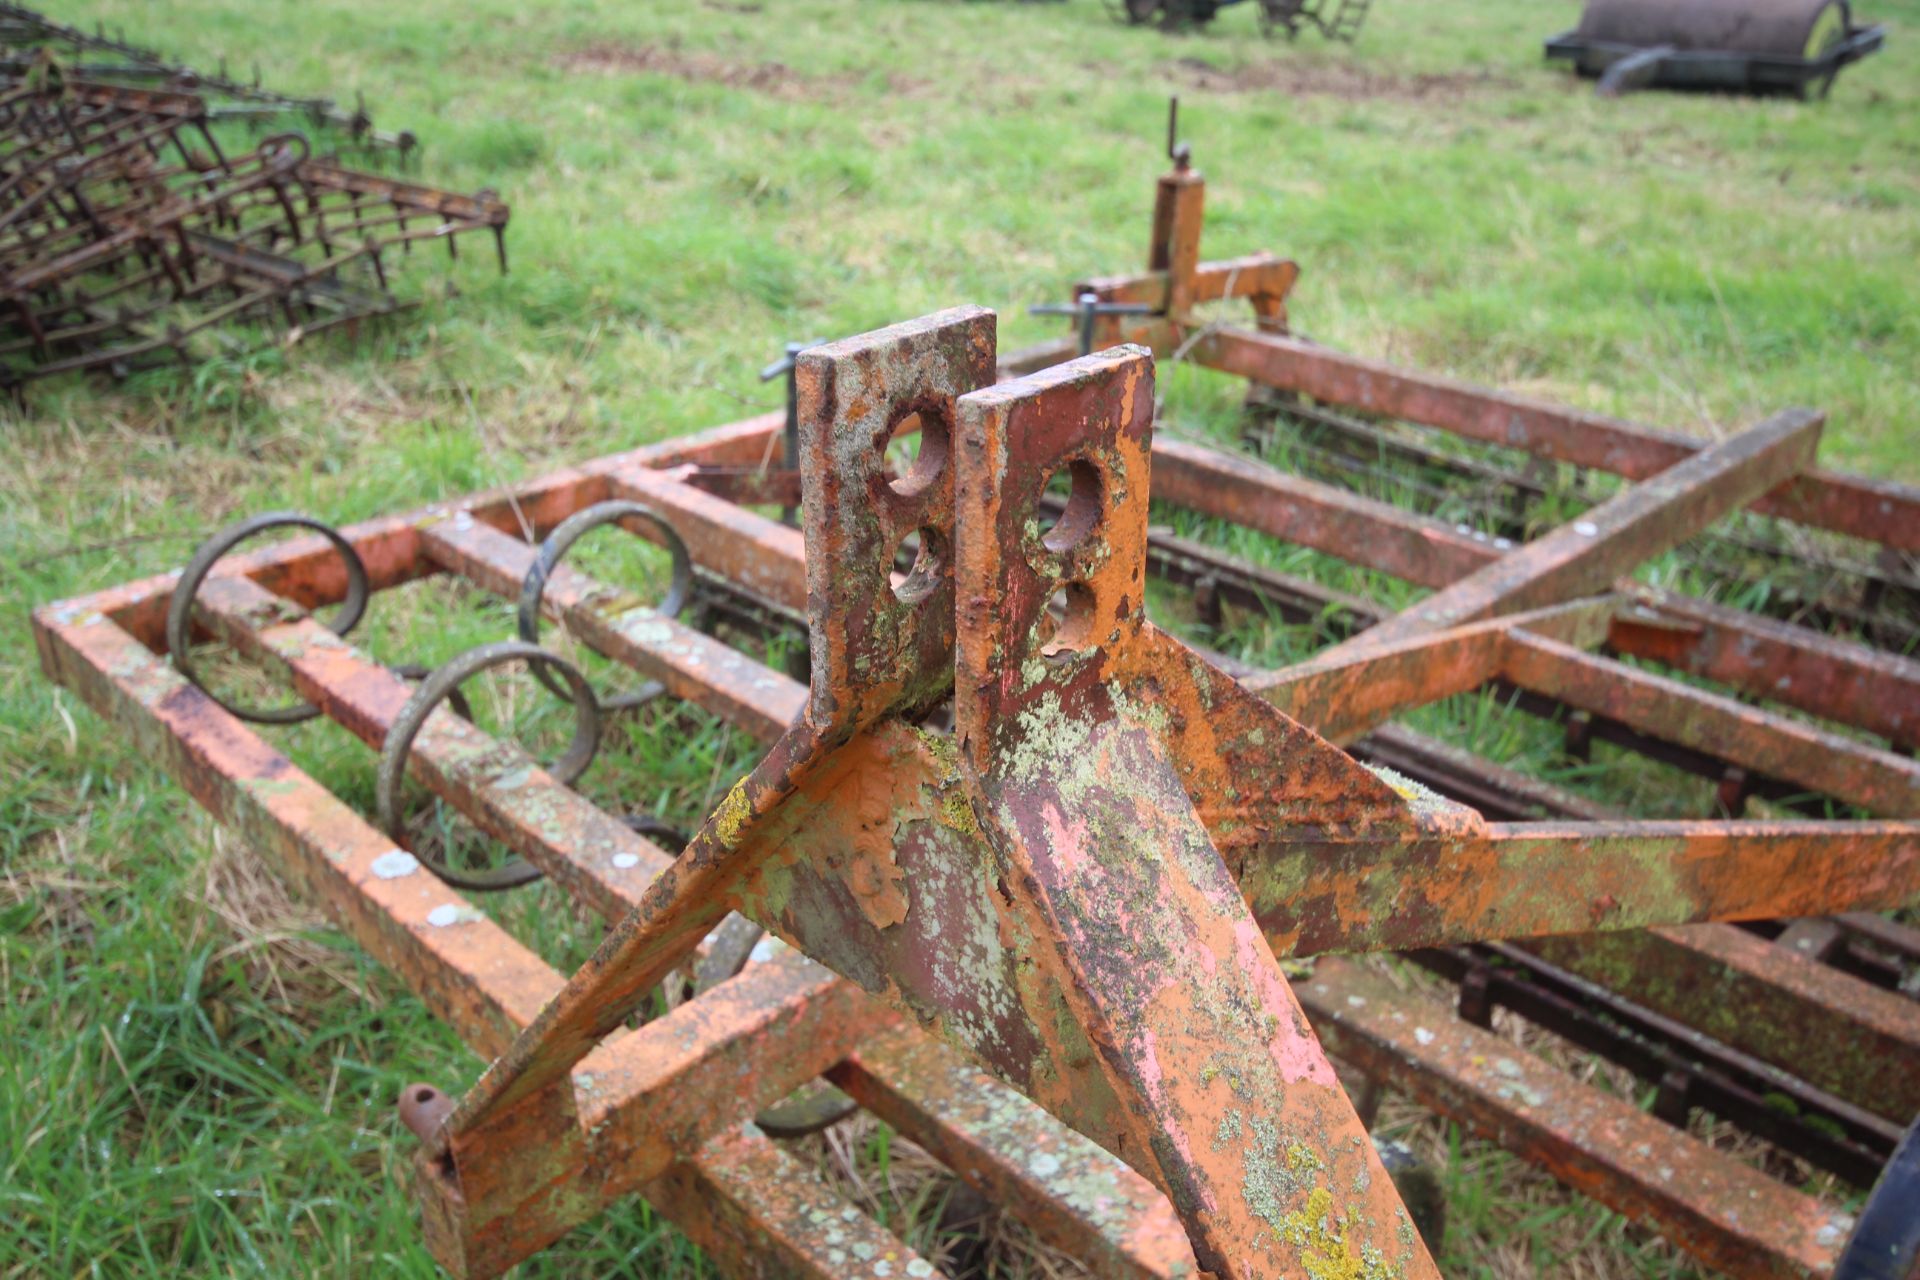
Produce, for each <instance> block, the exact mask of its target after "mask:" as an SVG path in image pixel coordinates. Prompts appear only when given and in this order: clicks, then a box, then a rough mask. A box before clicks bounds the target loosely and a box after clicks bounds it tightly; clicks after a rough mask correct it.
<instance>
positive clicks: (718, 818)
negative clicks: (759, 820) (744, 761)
mask: <svg viewBox="0 0 1920 1280" xmlns="http://www.w3.org/2000/svg"><path fill="white" fill-rule="evenodd" d="M752 817H753V803H752V802H751V801H750V800H748V799H747V779H746V778H744V777H743V778H741V779H740V780H739V781H738V782H736V783H734V784H733V786H732V787H730V788H729V789H728V790H727V794H726V797H725V798H724V799H722V800H721V801H720V803H719V805H718V806H717V807H716V808H715V809H714V811H713V816H712V817H711V818H709V819H707V830H709V831H711V832H712V833H713V839H714V842H715V843H717V844H719V845H721V846H722V847H724V848H729V849H731V848H733V847H734V845H735V844H736V843H737V842H738V841H739V839H740V836H741V833H742V832H744V831H745V830H746V828H747V822H748V820H749V819H751V818H752Z"/></svg>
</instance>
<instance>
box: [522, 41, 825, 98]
mask: <svg viewBox="0 0 1920 1280" xmlns="http://www.w3.org/2000/svg"><path fill="white" fill-rule="evenodd" d="M555 61H556V63H557V64H558V65H559V66H560V67H561V68H562V69H564V70H568V71H598V72H603V73H604V72H612V73H616V74H634V73H637V72H650V73H652V74H654V75H663V76H672V77H673V78H674V79H676V80H684V81H686V82H687V83H688V84H723V85H727V86H729V87H730V88H735V89H748V90H751V91H753V92H755V93H764V94H766V95H768V96H769V97H774V98H787V99H792V100H796V101H798V100H804V99H810V98H821V97H825V96H826V95H827V93H828V92H829V89H828V87H827V86H825V85H822V84H819V83H817V82H815V81H813V80H811V79H809V78H808V77H806V76H804V75H802V74H800V73H799V72H798V71H795V70H794V69H793V68H792V67H789V66H787V65H786V64H785V63H783V62H734V61H731V60H729V59H727V58H724V57H722V56H720V55H719V54H717V53H708V52H704V51H700V50H691V49H681V48H677V47H674V46H672V45H659V44H643V45H623V44H592V45H588V46H587V47H586V48H584V49H577V50H575V51H574V52H572V53H567V54H562V55H561V56H560V57H559V58H557V59H556V60H555Z"/></svg>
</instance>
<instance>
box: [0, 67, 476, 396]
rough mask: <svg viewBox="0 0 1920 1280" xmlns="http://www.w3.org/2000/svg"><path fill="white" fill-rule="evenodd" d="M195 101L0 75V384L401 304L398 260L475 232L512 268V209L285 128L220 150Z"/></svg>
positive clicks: (173, 93)
mask: <svg viewBox="0 0 1920 1280" xmlns="http://www.w3.org/2000/svg"><path fill="white" fill-rule="evenodd" d="M212 123H213V116H212V114H211V113H210V110H209V107H208V104H207V103H206V101H205V100H204V99H203V98H202V97H201V96H200V95H198V94H195V93H190V92H186V91H181V90H161V89H148V88H129V87H124V86H119V85H114V84H109V83H102V82H96V81H91V80H85V79H79V78H70V77H68V76H66V75H65V74H64V73H63V72H62V69H61V68H60V67H59V66H58V64H54V63H46V62H41V63H35V64H33V65H32V66H30V67H28V68H25V69H24V70H21V71H18V72H11V73H10V72H0V277H3V278H4V279H5V281H6V288H5V296H4V303H5V309H4V311H0V385H12V386H18V385H20V384H22V383H24V382H25V381H27V380H28V379H32V378H41V377H48V376H52V375H56V374H61V373H68V372H72V371H75V370H85V369H102V370H107V371H109V372H111V373H113V374H114V375H116V376H123V375H125V374H128V373H132V372H134V371H136V370H139V369H141V368H144V367H147V366H150V365H153V364H156V363H163V362H166V361H171V360H178V361H191V360H192V359H194V358H196V357H197V356H202V355H205V354H206V353H207V350H208V349H212V350H225V351H235V350H244V349H245V348H246V343H245V342H244V341H243V340H242V338H241V337H240V336H238V335H236V334H235V333H234V332H232V330H234V329H235V328H237V327H238V326H241V325H249V326H253V328H254V330H255V333H254V334H253V335H252V336H253V337H254V340H255V341H256V342H258V341H259V340H260V339H261V337H262V334H261V333H260V332H259V331H262V330H264V331H265V334H267V335H271V336H273V337H276V338H278V339H280V340H283V341H288V342H291V341H293V340H295V339H297V338H299V337H303V336H306V335H310V334H313V333H317V332H320V331H322V330H324V329H328V328H332V327H334V326H338V325H346V326H354V325H357V324H358V323H359V322H360V321H362V320H363V319H366V318H368V317H371V316H377V315H385V314H389V313H391V312H394V311H397V310H399V309H401V308H402V307H404V306H407V305H410V304H409V303H407V302H405V301H403V300H402V299H401V298H400V297H398V296H396V294H395V293H394V291H393V284H394V282H393V280H392V273H393V271H394V269H395V268H396V267H397V265H398V259H399V258H400V257H401V256H402V255H407V254H411V252H412V249H413V245H414V243H415V242H417V241H423V240H443V241H445V242H446V245H447V252H448V254H449V256H450V257H457V256H458V253H459V250H458V243H459V238H460V237H461V236H463V235H465V234H467V233H469V232H478V231H486V232H490V233H491V234H492V236H493V240H494V246H495V250H496V253H497V256H498V259H499V263H500V268H501V270H503V271H504V270H505V269H506V263H507V259H506V239H505V236H506V225H507V216H508V209H507V206H506V205H505V204H503V203H501V202H500V200H499V199H497V198H496V197H495V196H494V195H493V194H492V193H491V192H487V191H481V192H479V193H477V194H475V195H472V196H466V195H460V194H456V193H453V192H447V191H441V190H437V189H435V188H432V187H428V186H423V185H420V184H418V183H410V182H401V181H397V180H394V179H391V178H387V177H384V176H381V175H378V174H372V173H363V172H359V171H356V170H352V169H347V168H343V167H341V166H340V165H338V164H336V163H334V162H333V161H331V160H325V159H320V158H317V157H314V156H312V155H311V154H310V148H309V146H308V144H307V141H306V139H305V138H304V137H302V136H301V135H299V134H279V135H275V136H273V137H270V138H267V139H265V140H263V141H262V142H261V143H260V144H259V145H258V146H257V147H255V148H254V149H253V150H251V151H247V152H242V153H240V154H238V155H233V156H230V155H228V154H227V153H226V152H224V151H223V150H222V148H221V146H220V144H219V141H218V139H217V137H216V134H215V131H214V130H213V128H212V127H211V126H212Z"/></svg>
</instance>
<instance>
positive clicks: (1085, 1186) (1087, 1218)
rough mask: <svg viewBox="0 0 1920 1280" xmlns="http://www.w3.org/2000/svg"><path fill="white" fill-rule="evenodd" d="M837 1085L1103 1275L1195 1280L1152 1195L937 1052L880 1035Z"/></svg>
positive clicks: (1001, 1088)
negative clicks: (1191, 1278) (1189, 1277)
mask: <svg viewBox="0 0 1920 1280" xmlns="http://www.w3.org/2000/svg"><path fill="white" fill-rule="evenodd" d="M831 1075H832V1078H833V1080H834V1082H835V1083H836V1084H838V1085H839V1086H840V1087H841V1088H843V1089H845V1090H846V1091H847V1092H848V1093H850V1094H852V1095H853V1096H854V1097H855V1098H857V1099H858V1100H859V1101H860V1103H861V1105H863V1106H864V1107H866V1109H867V1110H869V1111H871V1112H872V1113H873V1114H874V1115H876V1116H878V1117H880V1118H881V1119H882V1120H884V1121H886V1122H887V1123H888V1124H890V1125H892V1126H893V1127H894V1128H895V1129H897V1130H899V1131H900V1132H901V1133H902V1134H904V1135H905V1136H906V1137H908V1138H910V1139H912V1140H913V1141H914V1142H916V1143H918V1144H919V1145H920V1146H922V1147H924V1148H925V1149H926V1150H928V1151H929V1152H931V1153H932V1154H933V1155H934V1156H935V1157H936V1158H937V1159H939V1160H940V1162H941V1163H942V1164H945V1165H946V1166H947V1167H948V1168H950V1169H952V1170H954V1171H955V1172H956V1173H958V1174H960V1175H961V1176H962V1177H963V1178H965V1179H966V1180H967V1181H968V1182H969V1183H970V1184H972V1185H973V1186H974V1187H975V1188H977V1189H979V1190H981V1191H983V1192H985V1193H987V1194H988V1195H989V1196H990V1197H991V1198H992V1199H993V1200H994V1201H995V1202H996V1203H1001V1204H1005V1205H1006V1206H1007V1207H1008V1208H1009V1209H1010V1210H1011V1211H1012V1212H1013V1213H1014V1214H1016V1215H1017V1216H1018V1217H1020V1218H1021V1220H1022V1221H1024V1222H1026V1223H1027V1224H1028V1225H1029V1226H1031V1227H1032V1228H1033V1229H1034V1231H1035V1232H1036V1233H1037V1234H1038V1235H1039V1236H1040V1237H1041V1238H1042V1239H1043V1240H1045V1241H1047V1242H1048V1243H1049V1244H1051V1245H1053V1246H1054V1247H1055V1248H1058V1249H1061V1250H1063V1251H1065V1252H1067V1253H1069V1254H1072V1255H1073V1256H1074V1257H1076V1258H1079V1259H1081V1260H1082V1261H1083V1262H1084V1263H1085V1264H1086V1265H1087V1266H1088V1267H1089V1268H1090V1269H1091V1270H1092V1271H1093V1273H1094V1274H1095V1275H1098V1276H1101V1277H1109V1276H1111V1277H1117V1278H1124V1280H1163V1278H1164V1280H1174V1278H1175V1277H1182V1276H1191V1275H1193V1274H1194V1270H1195V1267H1194V1260H1193V1249H1192V1248H1191V1246H1189V1245H1188V1244H1187V1237H1186V1233H1185V1232H1184V1231H1182V1230H1181V1228H1180V1221H1179V1219H1178V1218H1176V1217H1175V1216H1174V1214H1173V1211H1172V1208H1171V1207H1170V1206H1169V1205H1168V1204H1167V1200H1166V1197H1164V1196H1162V1195H1161V1194H1160V1193H1159V1192H1158V1191H1156V1190H1155V1189H1154V1187H1153V1184H1151V1183H1149V1182H1148V1181H1147V1180H1146V1179H1145V1178H1142V1177H1141V1176H1140V1175H1139V1174H1137V1173H1135V1172H1134V1171H1133V1170H1132V1169H1130V1168H1129V1167H1127V1165H1125V1164H1124V1163H1122V1162H1121V1161H1119V1160H1117V1159H1115V1158H1114V1157H1113V1156H1111V1155H1109V1154H1108V1153H1107V1152H1106V1151H1103V1150H1102V1149H1100V1148H1099V1147H1097V1146H1095V1145H1093V1144H1092V1143H1090V1142H1088V1141H1087V1140H1086V1139H1085V1138H1083V1137H1081V1136H1080V1135H1079V1134H1078V1133H1075V1132H1074V1131H1073V1130H1072V1129H1069V1128H1067V1127H1066V1126H1065V1125H1063V1124H1061V1123H1060V1122H1059V1121H1057V1120H1055V1119H1054V1118H1053V1117H1051V1116H1049V1115H1047V1114H1046V1113H1045V1112H1043V1111H1038V1110H1036V1109H1035V1108H1033V1107H1032V1106H1031V1105H1029V1104H1027V1103H1026V1101H1025V1100H1024V1099H1022V1098H1021V1097H1020V1096H1019V1094H1017V1093H1015V1092H1014V1091H1013V1090H1011V1089H1009V1088H1008V1087H1007V1086H1006V1085H1004V1084H1001V1083H1000V1082H999V1081H997V1080H995V1079H994V1078H993V1077H991V1076H989V1075H986V1074H984V1073H983V1072H981V1071H980V1070H979V1069H977V1068H975V1067H972V1066H970V1065H968V1064H967V1063H966V1062H964V1061H962V1060H961V1059H959V1058H958V1057H956V1056H955V1055H954V1054H952V1053H951V1052H950V1051H948V1050H946V1049H944V1048H943V1047H942V1046H941V1045H939V1044H938V1043H936V1042H934V1041H932V1040H929V1039H927V1038H926V1037H924V1036H917V1035H912V1034H908V1033H906V1032H892V1033H883V1034H881V1035H878V1036H875V1037H874V1038H873V1039H871V1040H868V1041H866V1042H864V1043H863V1044H862V1045H861V1046H860V1047H859V1048H858V1049H857V1050H855V1051H854V1052H853V1054H852V1055H851V1056H850V1057H848V1059H847V1060H846V1061H845V1062H843V1063H841V1064H840V1065H839V1066H838V1067H836V1068H834V1070H833V1071H832V1073H831Z"/></svg>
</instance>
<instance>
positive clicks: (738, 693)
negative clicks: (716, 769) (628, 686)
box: [421, 522, 807, 742]
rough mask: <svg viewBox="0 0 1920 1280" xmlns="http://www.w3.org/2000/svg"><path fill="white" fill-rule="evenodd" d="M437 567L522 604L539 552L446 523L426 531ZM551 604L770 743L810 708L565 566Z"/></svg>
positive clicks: (764, 674)
mask: <svg viewBox="0 0 1920 1280" xmlns="http://www.w3.org/2000/svg"><path fill="white" fill-rule="evenodd" d="M421 538H422V542H423V549H424V551H425V553H426V554H427V555H428V556H430V557H431V558H432V559H433V560H434V561H435V562H436V563H437V564H439V565H441V566H443V567H444V568H447V569H449V570H452V571H453V572H455V573H459V574H460V575H462V576H463V577H465V578H468V579H470V580H472V581H474V582H477V583H479V584H480V585H481V586H483V587H485V588H486V589H487V590H489V591H492V592H494V593H495V594H496V595H500V596H503V597H505V598H506V599H509V600H517V599H518V598H519V595H520V587H521V583H522V582H524V581H525V580H526V576H527V569H528V568H529V567H530V566H531V565H532V564H533V561H534V557H535V550H534V548H533V547H531V546H528V545H527V544H526V543H524V542H522V541H520V540H519V539H518V538H514V537H511V536H509V535H508V534H505V533H502V532H501V531H500V530H498V529H495V528H492V527H491V526H488V525H484V524H480V523H478V522H474V523H469V524H465V525H461V526H458V527H456V526H455V525H454V524H453V523H450V522H443V523H441V524H437V525H433V526H431V527H429V528H427V529H425V530H423V531H422V534H421ZM544 600H545V605H546V608H547V610H548V612H549V613H550V614H552V616H554V617H556V618H558V619H560V620H561V621H562V622H564V623H565V624H566V626H567V628H568V629H569V630H570V631H572V632H573V633H574V634H575V635H577V636H578V637H579V638H580V639H581V640H582V641H583V642H584V643H585V644H586V645H587V646H588V647H589V648H591V649H593V650H595V651H596V652H598V653H600V654H602V655H603V656H605V657H609V658H612V659H614V660H615V661H618V662H621V663H623V664H625V665H626V666H629V667H631V668H633V669H634V670H635V671H637V672H639V673H640V674H642V675H644V676H648V677H650V678H652V679H655V680H659V681H661V682H662V683H663V684H665V685H666V688H667V692H669V693H671V694H673V695H674V696H675V697H678V698H682V699H685V700H686V701H688V702H691V703H694V704H695V705H697V706H701V707H705V708H706V709H707V710H709V711H711V712H713V713H714V714H715V715H718V716H721V717H723V718H724V719H726V720H727V721H728V722H730V723H732V724H734V725H737V726H739V727H740V728H742V729H745V730H746V731H747V732H748V733H750V734H752V735H753V737H755V738H756V739H758V740H760V741H762V742H771V741H773V740H774V739H775V738H778V737H779V736H780V735H781V734H782V733H784V732H785V731H786V728H787V726H788V725H790V724H792V723H793V720H794V717H795V716H797V715H799V714H800V712H801V710H802V708H803V707H804V705H805V702H806V692H807V691H806V686H804V685H802V684H800V683H799V682H797V681H795V680H793V679H791V678H790V677H788V676H785V675H782V674H781V673H779V672H777V671H772V670H769V669H768V668H767V667H765V666H763V665H761V664H760V663H758V662H755V661H754V660H753V659H751V658H749V657H747V656H746V655H745V654H743V653H741V652H740V651H739V650H737V649H734V648H731V647H729V646H727V645H724V644H722V643H720V642H719V641H718V640H715V639H713V638H712V637H710V636H708V635H706V634H704V633H702V632H699V631H696V630H694V629H693V628H692V627H690V626H687V625H686V624H685V623H682V622H679V621H677V620H675V619H673V618H665V617H661V616H660V615H659V614H658V613H657V612H656V611H655V610H654V609H653V608H651V607H650V606H646V605H638V604H634V603H633V602H632V600H631V597H630V596H628V595H627V593H625V592H622V591H619V590H617V589H615V588H613V587H611V586H606V585H602V584H599V583H595V582H594V581H593V580H592V579H590V578H588V577H587V576H586V575H585V574H583V573H581V572H580V571H579V570H577V569H573V568H570V567H568V566H566V565H561V566H560V567H559V569H558V570H557V571H556V572H555V573H554V575H553V576H552V578H550V579H549V580H548V583H547V589H546V593H545V597H544Z"/></svg>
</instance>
